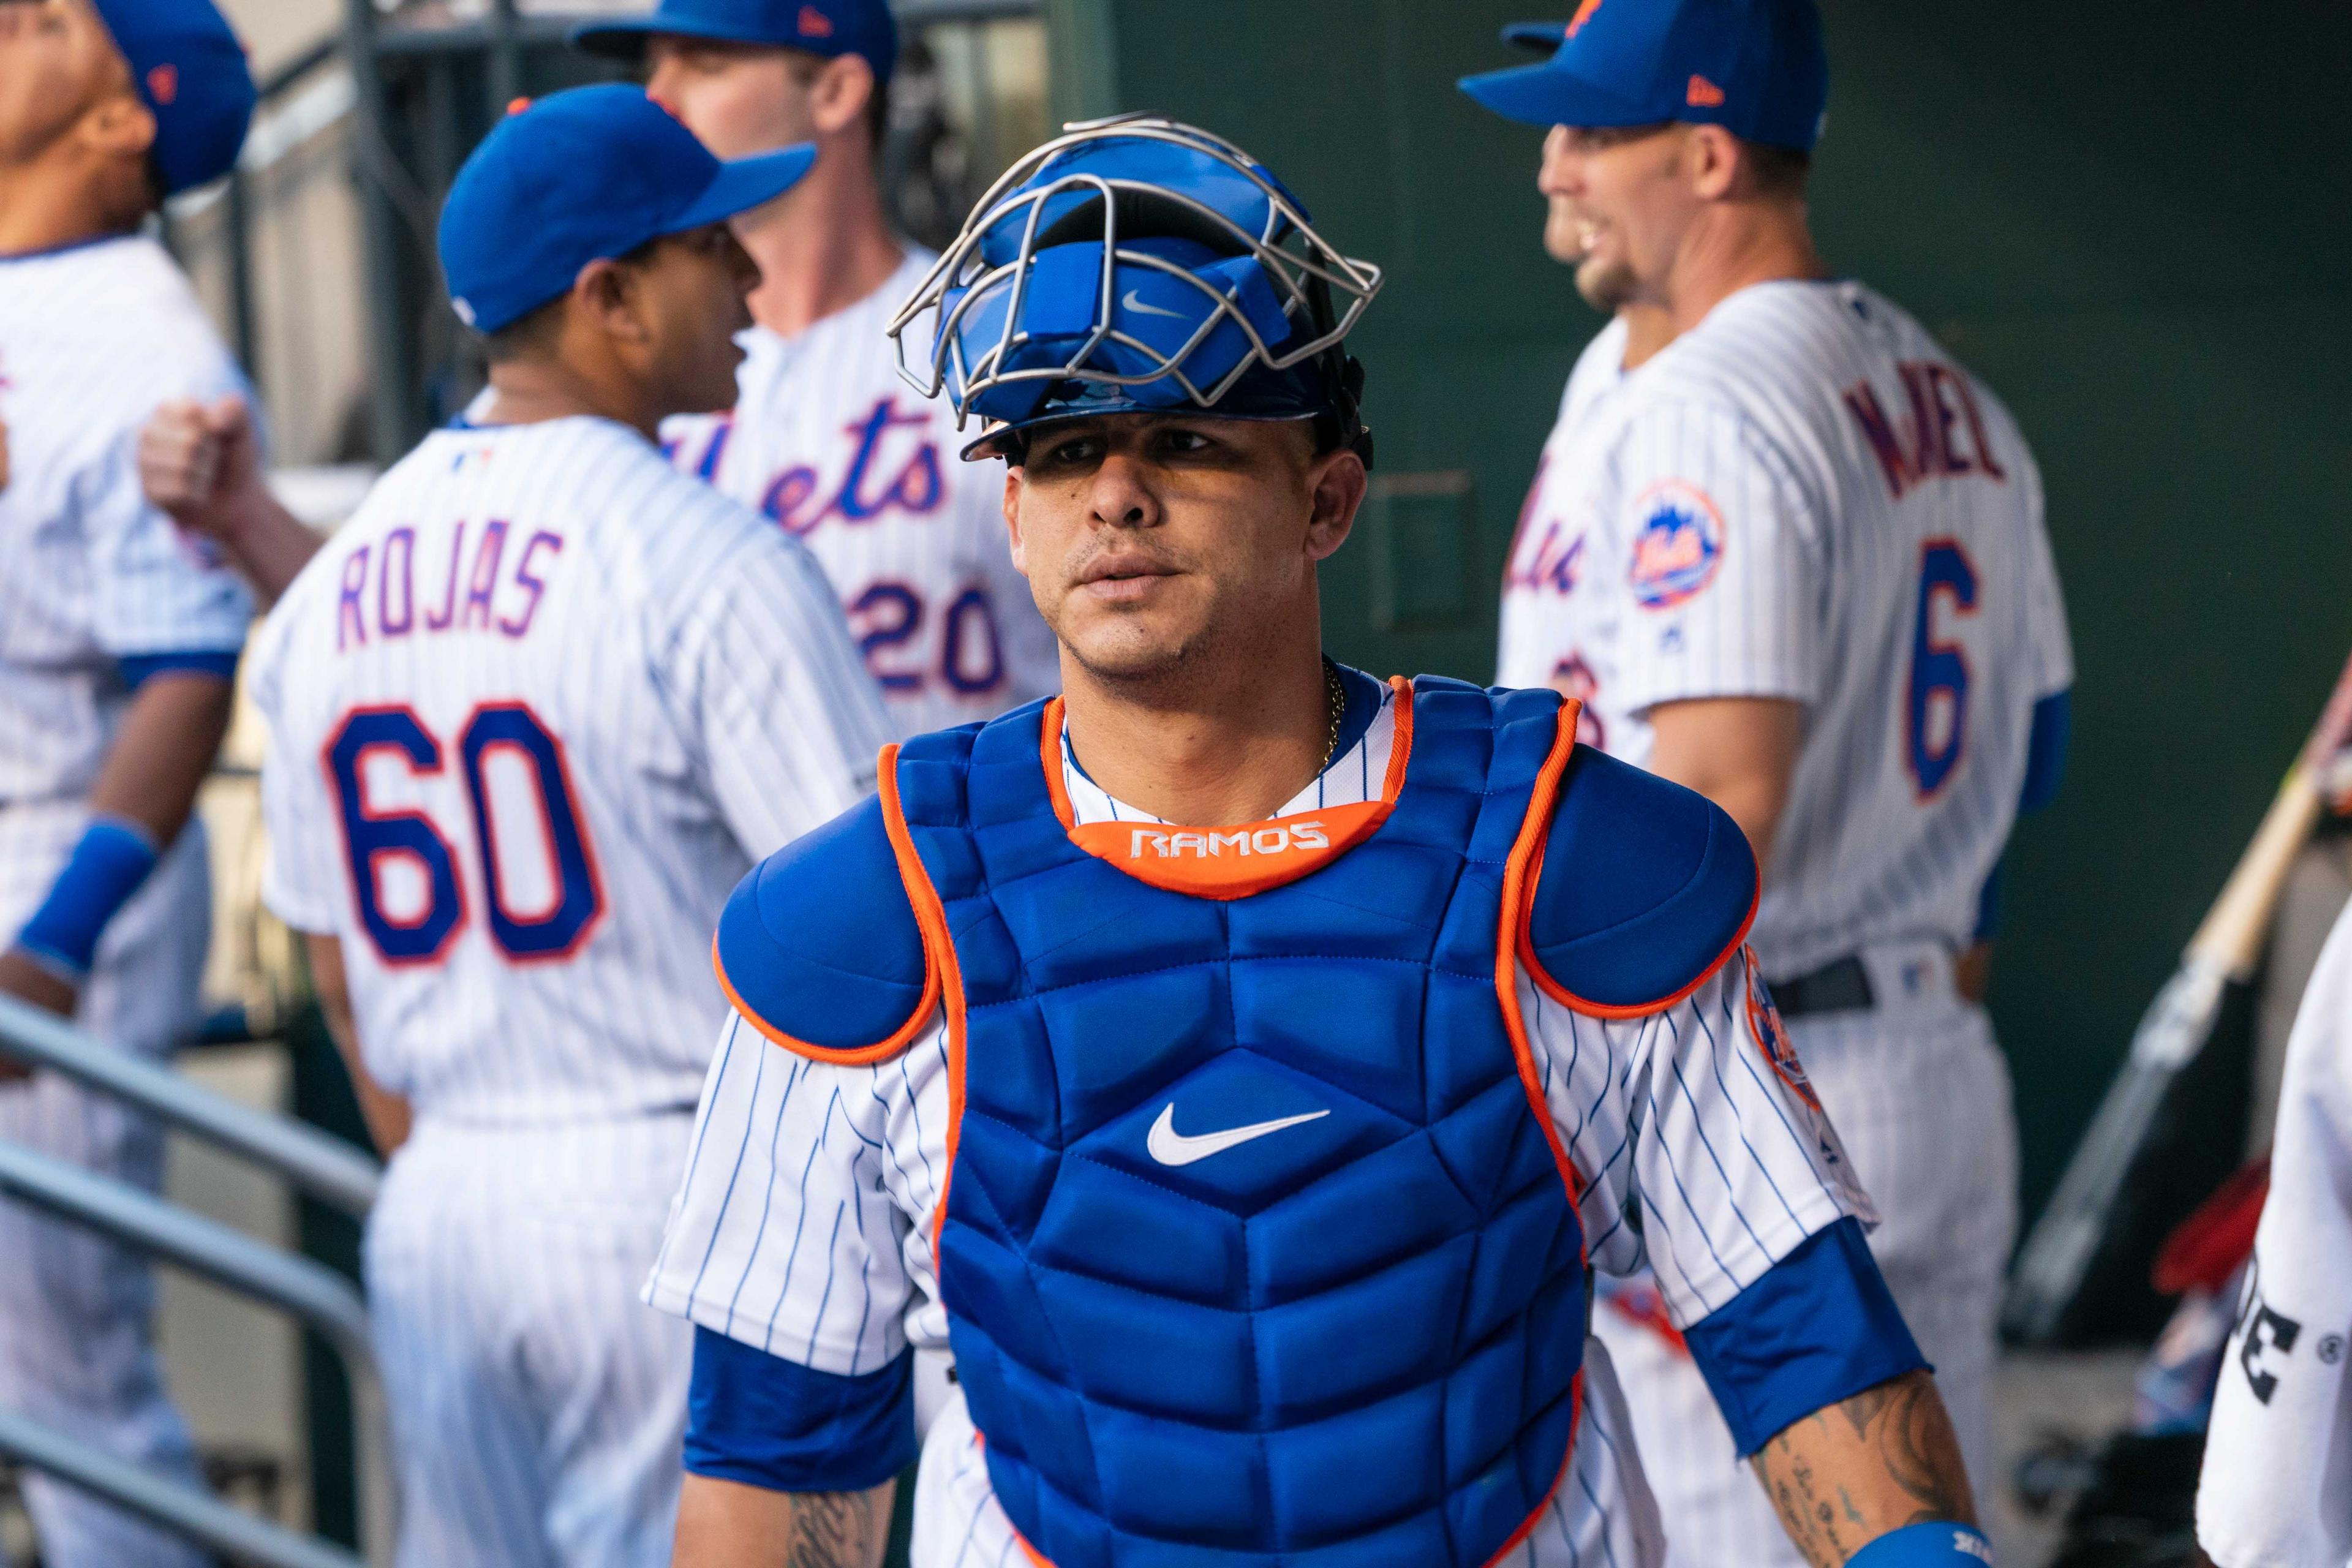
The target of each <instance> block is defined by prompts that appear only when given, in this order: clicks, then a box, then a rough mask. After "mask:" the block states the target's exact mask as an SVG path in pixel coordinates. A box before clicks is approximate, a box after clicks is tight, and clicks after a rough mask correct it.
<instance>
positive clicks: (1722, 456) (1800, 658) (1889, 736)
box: [1496, 281, 2074, 974]
mask: <svg viewBox="0 0 2352 1568" xmlns="http://www.w3.org/2000/svg"><path fill="white" fill-rule="evenodd" d="M1610 341H1611V335H1610V334H1607V333H1604V334H1603V335H1602V337H1601V338H1600V339H1596V340H1595V342H1594V344H1593V346H1592V347H1591V349H1589V350H1588V351H1587V362H1588V363H1580V365H1579V367H1578V377H1577V379H1578V380H1579V381H1580V382H1583V383H1585V384H1587V385H1588V386H1589V387H1590V388H1591V391H1590V393H1589V395H1587V396H1585V397H1583V398H1581V399H1573V398H1572V399H1570V405H1568V406H1565V407H1564V408H1563V414H1562V419H1561V423H1560V426H1559V428H1558V429H1557V430H1555V431H1554V433H1553V436H1552V438H1551V440H1550V442H1549V444H1548V445H1547V446H1546V447H1545V453H1544V466H1543V468H1542V469H1541V470H1540V471H1539V472H1538V476H1537V479H1536V486H1535V490H1534V492H1533V493H1532V494H1531V495H1530V496H1529V497H1528V505H1527V508H1526V510H1525V511H1524V513H1523V514H1522V518H1521V523H1520V527H1519V531H1518V535H1517V539H1516V540H1514V542H1513V544H1512V552H1511V561H1510V566H1509V569H1508V574H1507V577H1506V580H1505V587H1504V595H1503V625H1502V637H1501V650H1500V657H1499V660H1498V670H1497V674H1496V679H1498V680H1499V681H1500V682H1502V683H1503V684H1504V685H1507V686H1536V685H1544V684H1557V685H1559V686H1560V687H1561V688H1562V689H1567V690H1569V691H1570V692H1572V693H1573V694H1574V695H1576V696H1579V697H1581V698H1583V699H1584V700H1585V702H1586V704H1587V710H1588V712H1589V713H1590V715H1591V719H1592V721H1593V722H1594V723H1595V724H1596V725H1597V727H1598V728H1597V731H1588V732H1587V738H1588V739H1590V740H1593V741H1594V742H1595V743H1597V744H1601V745H1603V746H1604V747H1605V748H1606V749H1607V750H1608V751H1609V752H1611V753H1612V754H1613V755H1616V756H1619V757H1622V758H1624V759H1626V760H1627V761H1630V762H1633V763H1644V762H1646V761H1647V760H1648V757H1649V751H1650V739H1651V737H1650V729H1649V725H1648V723H1647V721H1646V719H1645V714H1646V711H1647V710H1649V709H1650V708H1651V707H1653V706H1654V705H1655V704H1658V703H1662V702H1672V701H1676V700H1685V699H1696V698H1707V697H1771V698H1787V699H1792V700H1796V701H1799V702H1801V703H1803V704H1804V705H1805V708H1806V718H1805V738H1804V744H1803V749H1802V751H1801V753H1800V755H1799V759H1798V763H1797V770H1796V774H1795V777H1794V779H1793V780H1792V782H1791V784H1790V799H1789V805H1788V807H1787V809H1786V811H1785V812H1784V814H1783V816H1782V817H1781V820H1780V833H1779V837H1778V839H1777V840H1776V843H1775V847H1774V849H1773V855H1772V866H1771V871H1770V875H1769V877H1768V878H1767V879H1766V881H1765V891H1764V901H1763V905H1762V907H1761V909H1760V910H1759V912H1758V916H1757V921H1756V930H1755V943H1756V946H1757V948H1758V950H1759V952H1762V953H1763V954H1764V956H1765V959H1766V961H1767V962H1768V963H1769V964H1770V965H1771V967H1772V969H1773V972H1774V973H1781V974H1786V973H1798V972H1801V971H1803V970H1806V969H1809V968H1811V967H1812V966H1814V965H1816V964H1819V963H1823V962H1826V961H1828V960H1831V959H1833V958H1836V957H1838V956H1840V955H1842V954H1844V953H1846V952H1853V950H1855V949H1856V948H1858V947H1860V946H1862V945H1864V944H1865V943H1868V942H1886V941H1904V940H1918V939H1931V940H1936V941H1940V942H1947V943H1949V944H1951V945H1952V946H1955V947H1957V946H1959V945H1961V944H1964V943H1965V942H1967V941H1968V939H1969V935H1970V933H1971V931H1973V929H1974V926H1975V921H1976V916H1977V898H1978V894H1979V890H1980V889H1982V887H1983V885H1984V881H1985V879H1986V877H1987V876H1988V875H1989V874H1990V871H1991V868H1992V866H1993V863H1994V861H1995V860H1996V859H1998V858H1999V857H2000V850H2001V846H2002V844H2003V843H2004V842H2005V841H2006V839H2007V838H2008V836H2009V830H2010V827H2011V824H2012V823H2013V822H2014V820H2015V818H2016V813H2017V803H2018V795H2019V792H2020V790H2021V786H2022V784H2023V780H2024V773H2025V764H2026V752H2027V739H2028V735H2029V733H2030V731H2031V727H2032V709H2033V704H2034V703H2035V702H2036V701H2037V700H2040V699H2041V698H2043V697H2046V696H2050V695H2053V694H2054V693H2056V692H2059V691H2062V690H2063V689H2066V688H2067V687H2068V686H2069V685H2071V684H2072V683H2073V679H2074V668H2073V656H2072V653H2071V651H2070V648H2069V646H2068V641H2067V635H2066V620H2065V611H2064V607H2063V602H2062V600H2061V597H2060V594H2059V589H2058V579H2057V571H2056V567H2055V565H2054V564H2053V561H2052V557H2051V552H2050V542H2049V539H2048V536H2047V535H2046V533H2045V532H2044V531H2043V527H2042V479H2041V474H2040V471H2039V470H2038V469H2037V468H2035V466H2034V462H2033V455H2032V452H2031V451H2030V450H2029V449H2028V448H2027V447H2026V444H2025V440H2024V437H2022V436H2021V434H2020V433H2019V431H2018V429H2017V426H2016V424H2015V423H2014V422H2013V421H2012V420H2011V417H2010V416H2009V411H2008V410H2007V409H2006V408H2004V407H2002V406H2001V405H2000V401H1999V400H1998V399H1997V398H1995V397H1994V396H1993V395H1992V394H1991V393H1990V391H1989V390H1987V389H1986V388H1985V387H1984V386H1983V385H1981V384H1979V383H1978V382H1977V381H1976V380H1975V379H1974V378H1973V377H1971V376H1970V375H1969V374H1968V373H1967V372H1966V371H1965V370H1962V369H1961V368H1960V367H1959V366H1958V364H1957V363H1954V362H1953V360H1952V359H1951V357H1950V356H1949V355H1948V354H1947V353H1945V352H1944V351H1943V349H1942V348H1941V347H1940V346H1939V345H1938V344H1937V342H1935V340H1934V339H1932V338H1930V337H1929V336H1928V335H1927V331H1925V330H1924V329H1922V328H1921V327H1920V326H1919V324H1918V323H1917V322H1916V321H1913V320H1912V319H1911V318H1910V317H1909V316H1908V315H1906V313H1905V312H1904V311H1903V310H1901V309H1899V308H1898V307H1896V306H1895V305H1894V304H1892V303H1890V302H1889V301H1888V300H1885V299H1884V298H1882V297H1881V296H1879V295H1878V294H1876V293H1874V292H1873V291H1871V290H1870V289H1866V288H1864V287H1863V286H1862V285H1861V284H1859V283H1853V282H1839V283H1811V282H1795V281H1784V282H1774V283H1762V284H1757V285H1754V286H1752V287H1750V288H1748V289H1741V290H1740V291H1739V292H1738V293H1736V294H1734V295H1732V296H1731V297H1730V298H1729V299H1727V300H1724V301H1723V302H1722V303H1721V304H1719V305H1717V307H1716V308H1715V310H1713V311H1712V312H1710V313H1709V314H1708V316H1707V317H1706V320H1705V321H1701V322H1700V323H1699V324H1698V325H1697V326H1696V327H1695V328H1693V329H1692V330H1691V331H1688V332H1685V334H1683V336H1681V337H1680V338H1678V339H1676V340H1675V342H1673V343H1671V344H1670V345H1668V346H1667V347H1666V348H1665V349H1664V350H1663V351H1661V352H1660V353H1658V354H1657V355H1656V356H1655V357H1654V358H1653V359H1651V360H1650V361H1649V362H1648V363H1644V364H1643V366H1642V367H1641V368H1640V369H1639V370H1637V371H1635V372H1633V373H1632V374H1623V373H1622V372H1619V373H1618V374H1616V375H1615V377H1614V378H1613V379H1612V376H1611V374H1610V372H1611V371H1612V370H1614V369H1615V367H1616V366H1617V365H1618V364H1619V363H1621V359H1622V336H1620V337H1617V338H1616V339H1615V340H1614V342H1615V344H1616V346H1615V347H1613V348H1612V347H1608V346H1605V345H1606V344H1607V343H1609V342H1610ZM1595 356H1600V358H1599V361H1598V363H1590V362H1593V361H1594V359H1595Z"/></svg>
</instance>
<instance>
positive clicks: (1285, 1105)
mask: <svg viewBox="0 0 2352 1568" xmlns="http://www.w3.org/2000/svg"><path fill="white" fill-rule="evenodd" d="M1530 695H1531V697H1532V700H1514V699H1509V698H1506V699H1504V700H1500V701H1496V700H1493V699H1491V698H1490V697H1489V696H1488V695H1487V694H1486V692H1484V691H1480V690H1478V689H1475V688H1470V687H1457V686H1453V685H1451V684H1450V683H1444V682H1433V681H1423V682H1422V683H1420V685H1419V689H1418V691H1417V697H1416V700H1415V701H1414V724H1413V731H1414V733H1413V741H1412V756H1411V764H1410V767H1409V769H1408V771H1407V774H1406V777H1405V781H1404V784H1403V787H1402V792H1401V794H1400V795H1399V797H1398V799H1397V802H1396V805H1395V808H1394V810H1393V812H1392V813H1391V816H1389V818H1388V819H1387V821H1386V822H1385V824H1384V825H1383V826H1381V829H1380V831H1379V832H1378V833H1377V834H1376V835H1375V836H1374V837H1371V838H1370V840H1368V841H1366V842H1365V843H1363V844H1361V845H1360V846H1359V847H1356V848H1355V849H1353V850H1351V851H1349V853H1347V854H1346V855H1344V856H1342V857H1340V858H1339V859H1337V860H1336V861H1333V862H1331V863H1329V864H1328V865H1326V866H1324V867H1323V868H1320V869H1319V870H1318V871H1316V872H1315V873H1313V874H1312V875H1309V876H1307V877H1306V878H1303V879H1300V880H1297V881H1294V882H1291V883H1288V884H1286V885H1285V886H1281V887H1276V888H1274V889H1268V890H1266V891H1264V892H1260V893H1257V894H1255V895H1253V896H1251V897H1249V898H1246V899H1241V900H1232V901H1216V900H1206V899H1200V898H1193V897H1188V896H1185V895H1183V894H1181V893H1176V892H1171V891H1167V890H1163V889H1160V888H1155V887H1152V886H1150V885H1147V884H1146V883H1144V882H1142V881H1139V880H1138V879H1135V878H1133V877H1130V876H1129V875H1128V874H1127V873H1125V872H1124V871H1121V870H1120V869H1118V868H1116V867H1114V866H1112V865H1110V864H1109V863H1108V862H1106V861H1104V860H1101V859H1097V858H1095V857H1094V856H1092V855H1089V854H1087V853H1086V852H1085V851H1083V850H1081V849H1079V848H1078V847H1076V846H1075V845H1074V844H1073V843H1072V842H1071V840H1070V837H1069V836H1068V834H1067V832H1066V830H1065V828H1064V826H1063V825H1062V823H1061V821H1060V819H1059V818H1058V817H1057V816H1056V815H1055V810H1054V806H1053V803H1052V800H1051V798H1050V796H1049V795H1048V792H1047V787H1046V783H1045V773H1044V771H1043V768H1042V766H1041V763H1040V759H1039V747H1038V739H1037V737H1038V719H1037V715H1036V713H1035V711H1034V710H1030V711H1027V712H1024V713H1020V714H1015V715H1013V716H1011V717H1009V718H1007V719H1004V720H1002V721H998V722H996V723H993V724H991V725H989V726H987V727H985V728H983V729H982V730H980V731H977V732H976V733H975V732H972V731H958V732H953V733H950V734H944V735H937V736H930V737H926V738H925V739H923V740H921V741H919V742H914V743H912V744H910V745H909V746H908V748H907V749H906V750H905V751H904V752H902V753H901V755H900V757H899V760H898V792H899V804H900V806H901V809H902V811H903V813H904V816H905V821H906V824H907V826H908V832H909V836H910V837H911V838H912V841H913V844H914V847H915V849H916V851H917V853H918V854H919V856H920V857H921V859H922V863H923V867H924V869H925V870H926V871H927V872H928V874H929V879H930V881H931V885H932V887H933V889H936V891H937V893H938V896H939V898H940V902H941V904H942V906H943V908H944V910H945V913H946V918H947V923H948V926H949V928H950V930H951V931H952V932H953V933H954V946H955V963H956V966H957V968H958V970H959V971H960V972H961V985H962V994H963V1012H964V1019H965V1027H964V1047H963V1057H964V1060H963V1072H962V1083H963V1095H962V1106H961V1119H960V1122H959V1136H958V1138H957V1140H956V1143H955V1154H954V1158H953V1164H952V1172H951V1174H950V1180H949V1187H948V1197H947V1202H946V1206H945V1217H944V1220H943V1223H942V1225H941V1228H940V1236H939V1256H940V1279H941V1289H942V1293H943V1296H944V1300H945V1304H946V1306H947V1308H948V1311H949V1315H950V1323H951V1324H952V1328H951V1331H950V1332H951V1336H952V1342H953V1346H954V1350H955V1355H956V1366H957V1371H958V1374H959V1376H960V1378H961V1381H962V1384H963V1386H964V1389H965V1393H966V1396H967V1399H968V1400H969V1403H970V1407H971V1415H972V1419H973V1422H974V1424H975V1425H976V1426H978V1427H979V1428H980V1431H981V1432H982V1436H983V1440H984V1442H985V1444H986V1449H987V1459H988V1468H989V1476H990V1479H991V1481H992V1483H993V1485H994V1487H995V1490H996V1495H997V1497H998V1499H999V1500H1000V1501H1001V1502H1002V1503H1003V1507H1004V1510H1005V1512H1006V1514H1007V1515H1008V1516H1009V1517H1010V1518H1011V1520H1012V1521H1013V1526H1014V1528H1015V1529H1017V1530H1018V1531H1020V1532H1021V1534H1022V1536H1023V1538H1024V1540H1025V1541H1026V1542H1028V1543H1029V1544H1030V1546H1031V1547H1032V1548H1033V1549H1034V1551H1035V1552H1037V1553H1038V1554H1039V1555H1041V1556H1043V1557H1045V1559H1046V1560H1047V1561H1049V1562H1051V1563H1055V1564H1056V1565H1057V1568H1109V1565H1111V1564H1119V1565H1121V1568H1125V1565H1129V1564H1134V1565H1137V1568H1142V1565H1146V1564H1153V1565H1156V1564H1160V1563H1176V1562H1185V1563H1201V1562H1204V1561H1214V1562H1217V1563H1232V1564H1235V1565H1240V1564H1245V1563H1246V1564H1254V1565H1255V1564H1263V1565H1265V1568H1274V1565H1275V1564H1276V1563H1285V1564H1289V1563H1318V1564H1322V1563H1329V1564H1333V1565H1334V1568H1337V1565H1339V1564H1347V1565H1349V1568H1358V1565H1361V1568H1372V1565H1374V1564H1380V1565H1390V1564H1393V1565H1394V1568H1407V1565H1412V1568H1429V1565H1431V1564H1438V1563H1445V1564H1460V1565H1464V1568H1470V1565H1475V1564H1480V1563H1486V1561H1488V1560H1489V1559H1490V1558H1492V1557H1493V1556H1494V1555H1495V1554H1496V1552H1499V1551H1500V1550H1501V1549H1502V1547H1503V1545H1504V1543H1505V1542H1507V1541H1508V1540H1510V1539H1511V1537H1512V1536H1513V1535H1514V1534H1515V1533H1516V1532H1517V1531H1518V1530H1519V1528H1520V1526H1521V1525H1522V1524H1523V1523H1524V1522H1525V1521H1527V1520H1528V1517H1529V1516H1530V1515H1531V1514H1532V1513H1533V1512H1534V1511H1535V1510H1538V1508H1540V1507H1541V1506H1542V1504H1543V1501H1544V1500H1545V1499H1546V1498H1547V1497H1548V1496H1549V1493H1550V1491H1551V1489H1552V1487H1553V1485H1554V1483H1555V1482H1556V1481H1557V1479H1559V1474H1560V1472H1561V1468H1562V1467H1563V1465H1564V1464H1565V1462H1566V1460H1567V1458H1568V1453H1569V1446H1570V1439H1571V1437H1572V1436H1573V1433H1574V1429H1575V1424H1576V1416H1577V1389H1578V1384H1577V1372H1578V1368H1579V1365H1580V1361H1581V1358H1582V1348H1583V1340H1584V1317H1585V1290H1586V1284H1585V1272H1584V1258H1583V1237H1582V1234H1581V1232H1580V1228H1579V1226H1578V1222H1577V1216H1576V1210H1575V1206H1574V1205H1573V1203H1572V1202H1571V1201H1570V1194H1569V1192H1568V1191H1567V1188H1566V1184H1565V1183H1564V1182H1563V1180H1562V1173H1561V1170H1560V1167H1559V1165H1558V1164H1557V1163H1555V1160H1554V1157H1553V1153H1552V1151H1551V1148H1550V1145H1549V1142H1547V1139H1546V1135H1545V1132H1544V1129H1543V1126H1542V1124H1541V1123H1540V1122H1538V1120H1537V1118H1536V1116H1535V1114H1534V1113H1533V1111H1532V1110H1531V1108H1530V1106H1529V1103H1528V1093H1527V1089H1526V1088H1525V1087H1524V1085H1523V1083H1522V1080H1521V1079H1520V1075H1519V1070H1518V1062H1517V1056H1516V1054H1515V1052H1514V1050H1513V1047H1512V1044H1511V1040H1510V1038H1509V1036H1508V1034H1507V1030H1506V1026H1505V1023H1504V1018H1503V1012H1502V1008H1501V1005H1500V1003H1499V1000H1498V995H1497V992H1496V942H1497V941H1498V939H1499V935H1500V932H1501V931H1502V929H1503V927H1502V884H1503V874H1504V863H1505V861H1506V859H1507V858H1508V856H1509V854H1510V851H1511V848H1512V846H1513V843H1514V841H1515V840H1516V838H1517V836H1518V834H1519V830H1520V827H1521V826H1522V824H1523V822H1524V821H1525V819H1526V817H1527V815H1528V805H1529V802H1530V799H1531V796H1532V794H1533V791H1534V788H1535V784H1536V779H1537V774H1538V771H1539V770H1540V769H1541V767H1542V765H1543V763H1544V761H1545V759H1546V757H1547V756H1548V755H1549V752H1550V751H1551V749H1552V747H1553V743H1554V739H1555V735H1556V731H1557V724H1556V721H1555V713H1556V710H1557V707H1558V704H1557V701H1556V700H1553V699H1550V698H1549V697H1548V696H1546V695H1542V694H1530ZM1276 1122H1289V1123H1290V1124H1289V1125H1287V1126H1283V1127H1278V1128H1276V1127H1274V1125H1273V1124H1274V1123H1276ZM1258 1128H1265V1129H1268V1131H1262V1132H1260V1133H1259V1134H1258V1135H1257V1136H1255V1137H1253V1138H1250V1139H1248V1140H1246V1141H1244V1142H1235V1143H1233V1144H1231V1145H1230V1146H1227V1147H1223V1148H1216V1147H1215V1142H1216V1141H1215V1140H1214V1139H1213V1137H1212V1135H1213V1134H1218V1133H1223V1134H1226V1135H1227V1136H1228V1137H1230V1136H1231V1134H1232V1133H1233V1132H1234V1131H1235V1130H1247V1129H1258ZM1155 1129H1157V1131H1155ZM1203 1548H1207V1549H1213V1555H1212V1553H1211V1552H1203V1551H1202V1550H1201V1549H1203Z"/></svg>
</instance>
